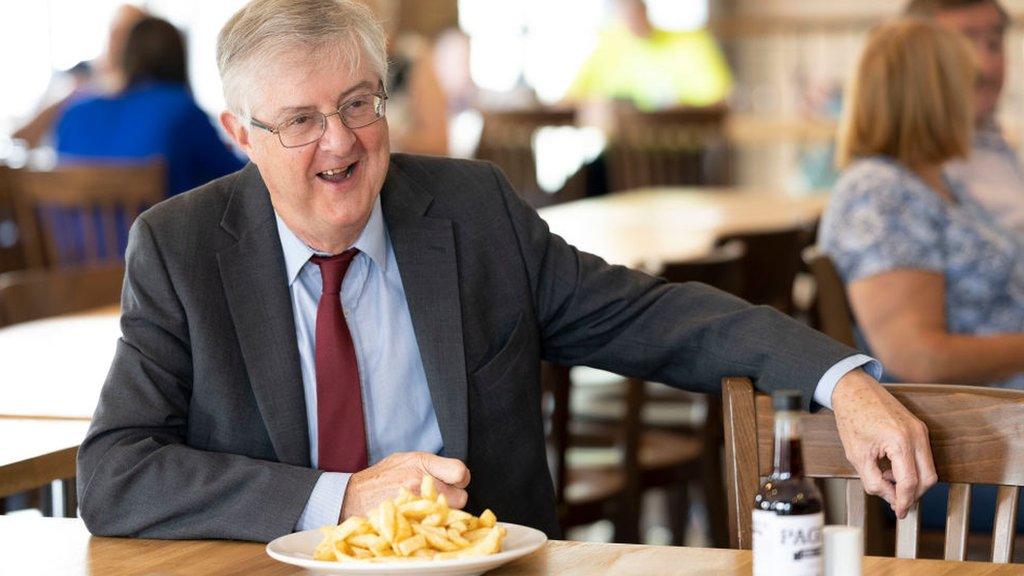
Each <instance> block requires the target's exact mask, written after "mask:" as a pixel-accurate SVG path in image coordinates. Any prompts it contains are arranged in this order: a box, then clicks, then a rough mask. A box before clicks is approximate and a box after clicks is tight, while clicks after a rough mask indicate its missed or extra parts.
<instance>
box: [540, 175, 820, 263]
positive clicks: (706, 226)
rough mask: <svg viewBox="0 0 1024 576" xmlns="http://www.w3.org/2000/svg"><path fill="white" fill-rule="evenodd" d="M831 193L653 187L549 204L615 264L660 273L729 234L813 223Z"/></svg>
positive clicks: (563, 227)
mask: <svg viewBox="0 0 1024 576" xmlns="http://www.w3.org/2000/svg"><path fill="white" fill-rule="evenodd" d="M827 204H828V196H826V195H821V194H816V195H809V196H792V195H787V194H784V193H782V192H780V191H772V190H755V189H739V188H650V189H643V190H636V191H630V192H620V193H616V194H609V195H607V196H599V197H596V198H588V199H585V200H578V201H574V202H568V203H565V204H559V205H556V206H551V207H548V208H542V209H541V210H540V211H539V213H540V215H541V217H542V218H544V220H545V221H547V223H548V225H549V226H550V227H551V231H552V232H554V233H555V234H558V235H559V236H562V237H563V238H565V239H566V241H568V242H569V243H570V244H572V245H574V246H576V247H577V248H579V249H580V250H583V251H586V252H590V253H592V254H596V255H598V256H601V257H602V258H604V259H605V260H607V261H609V262H611V263H613V264H623V265H626V266H631V267H639V268H642V269H644V270H647V271H649V272H657V271H659V270H660V269H661V267H662V265H663V263H664V262H675V261H682V260H688V259H692V258H697V257H701V256H704V255H706V254H708V252H709V251H710V250H711V248H712V247H713V246H714V245H715V242H716V241H717V240H718V239H719V238H721V237H723V236H726V235H730V234H737V233H750V232H770V231H775V230H782V229H785V228H790V227H793V226H802V225H810V224H812V223H814V222H815V221H816V220H817V219H818V218H819V217H820V216H821V214H822V212H823V211H824V210H825V206H826V205H827Z"/></svg>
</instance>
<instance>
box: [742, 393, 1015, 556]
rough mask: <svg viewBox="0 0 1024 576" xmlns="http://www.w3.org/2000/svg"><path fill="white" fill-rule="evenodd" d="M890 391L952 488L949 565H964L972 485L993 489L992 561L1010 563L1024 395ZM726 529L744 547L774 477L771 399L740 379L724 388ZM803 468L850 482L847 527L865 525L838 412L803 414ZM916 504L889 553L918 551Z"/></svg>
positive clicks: (947, 547)
mask: <svg viewBox="0 0 1024 576" xmlns="http://www.w3.org/2000/svg"><path fill="white" fill-rule="evenodd" d="M887 389H888V390H889V391H890V392H891V393H892V394H893V396H895V397H896V398H897V399H898V400H899V401H900V402H902V403H903V405H904V406H906V407H907V408H908V409H909V410H910V411H911V412H912V413H913V414H914V415H915V416H917V417H918V418H920V419H921V420H922V421H923V422H924V423H925V425H927V426H928V434H929V439H930V442H931V450H932V457H933V458H934V461H935V468H936V471H937V472H938V475H939V481H940V482H949V483H950V492H949V504H948V509H947V526H946V536H945V552H944V557H945V559H946V560H963V559H964V555H965V552H966V548H967V535H968V511H969V509H970V484H994V485H997V486H999V489H998V496H997V504H996V513H995V521H994V524H993V525H994V530H993V535H992V548H991V561H992V562H997V563H1006V562H1009V561H1010V559H1011V558H1012V557H1013V546H1014V527H1015V523H1016V517H1017V497H1018V494H1019V492H1020V486H1024V437H1022V436H1021V435H1020V434H1019V432H1018V430H1017V426H1016V425H1014V424H1008V423H1013V422H1021V421H1024V392H1020V391H1016V390H1003V389H997V388H982V387H975V386H943V385H928V384H913V385H910V384H898V385H891V386H887ZM723 404H724V420H725V450H726V463H727V468H726V476H727V479H728V492H729V496H728V502H729V531H730V540H731V543H732V546H733V547H734V548H744V549H749V548H750V547H751V511H752V510H753V501H754V494H755V493H756V492H757V489H758V485H759V483H760V477H762V476H767V475H768V474H770V473H771V468H772V451H773V449H774V446H773V435H774V430H773V424H774V423H773V420H774V414H773V412H772V407H771V399H770V398H769V397H768V396H767V395H764V394H755V393H754V390H753V387H752V385H751V383H750V381H749V380H747V379H746V378H726V379H725V380H724V382H723ZM801 429H802V431H803V439H804V441H803V451H804V466H805V468H806V471H807V475H808V476H810V477H815V478H847V479H848V480H847V483H846V502H847V517H846V523H847V524H849V525H854V526H863V524H864V510H865V506H864V501H865V494H864V491H863V487H862V485H861V483H860V480H858V478H857V471H856V470H855V469H854V468H853V466H852V465H851V464H850V463H849V462H848V461H847V460H846V456H845V452H844V450H843V447H842V444H841V442H840V440H839V433H838V431H837V430H836V421H835V416H834V415H833V414H832V412H831V411H828V410H822V411H820V412H817V413H814V414H805V415H803V417H802V418H801ZM918 532H919V522H918V510H917V506H916V505H915V506H914V507H913V508H912V509H911V511H910V513H908V514H907V516H906V518H904V519H903V520H898V521H897V523H896V555H897V556H898V557H901V558H913V557H916V556H917V553H918Z"/></svg>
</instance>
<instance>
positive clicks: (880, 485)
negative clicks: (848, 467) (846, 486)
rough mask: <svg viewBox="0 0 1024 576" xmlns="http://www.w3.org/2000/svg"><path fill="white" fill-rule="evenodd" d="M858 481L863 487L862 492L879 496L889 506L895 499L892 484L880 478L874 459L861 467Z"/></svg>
mask: <svg viewBox="0 0 1024 576" xmlns="http://www.w3.org/2000/svg"><path fill="white" fill-rule="evenodd" d="M860 481H861V483H862V484H863V485H864V491H865V492H867V493H868V494H872V495H874V496H880V497H881V498H882V499H883V500H885V501H886V502H888V503H889V505H890V506H892V505H893V502H894V501H895V499H896V490H895V489H894V488H893V486H892V484H890V483H889V482H886V481H885V478H882V471H881V469H879V467H878V462H877V461H875V459H874V458H872V459H871V460H869V461H868V462H867V463H865V464H864V465H862V466H861V469H860Z"/></svg>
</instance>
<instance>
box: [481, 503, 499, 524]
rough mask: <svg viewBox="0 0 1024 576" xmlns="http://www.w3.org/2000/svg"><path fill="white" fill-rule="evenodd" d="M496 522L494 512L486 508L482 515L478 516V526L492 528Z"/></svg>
mask: <svg viewBox="0 0 1024 576" xmlns="http://www.w3.org/2000/svg"><path fill="white" fill-rule="evenodd" d="M497 522H498V519H497V518H496V517H495V516H494V512H491V509H490V508H488V509H487V510H484V512H483V514H481V515H480V525H481V526H486V527H488V528H491V527H493V526H494V525H495V524H496V523H497Z"/></svg>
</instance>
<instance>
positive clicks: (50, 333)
mask: <svg viewBox="0 0 1024 576" xmlns="http://www.w3.org/2000/svg"><path fill="white" fill-rule="evenodd" d="M119 313H120V311H119V309H118V308H117V307H116V306H112V307H107V308H100V309H97V310H93V311H90V312H86V313H81V314H73V315H68V316H59V317H55V318H48V319H45V320H36V321H34V322H25V323H22V324H15V325H14V326H9V327H7V328H3V329H0V383H2V384H0V392H2V393H0V416H15V417H24V416H30V417H47V418H78V419H89V418H92V413H93V410H94V409H95V407H96V402H97V400H98V399H99V393H100V389H101V388H102V386H103V381H104V379H105V378H106V376H107V371H108V370H109V369H110V362H111V360H113V358H114V350H115V348H116V345H117V339H118V338H119V337H120V335H121V328H120V324H119V323H118V318H119Z"/></svg>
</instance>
